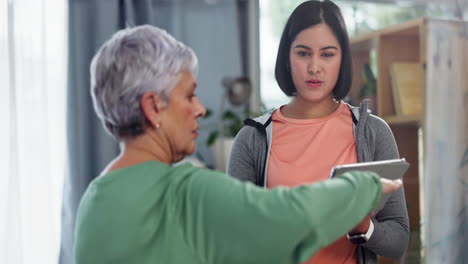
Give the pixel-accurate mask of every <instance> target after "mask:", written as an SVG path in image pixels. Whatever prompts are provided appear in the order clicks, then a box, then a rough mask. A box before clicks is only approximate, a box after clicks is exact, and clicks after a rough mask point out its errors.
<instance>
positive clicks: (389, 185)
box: [349, 178, 403, 235]
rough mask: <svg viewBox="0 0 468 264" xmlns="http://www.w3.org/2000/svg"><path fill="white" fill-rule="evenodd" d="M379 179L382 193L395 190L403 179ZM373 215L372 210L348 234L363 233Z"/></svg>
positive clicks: (401, 183) (399, 186)
mask: <svg viewBox="0 0 468 264" xmlns="http://www.w3.org/2000/svg"><path fill="white" fill-rule="evenodd" d="M380 181H381V182H382V194H388V193H391V192H394V191H397V190H398V189H400V188H401V186H403V181H402V180H400V179H398V180H389V179H385V178H381V179H380ZM374 215H375V212H372V213H371V214H369V215H368V216H367V217H365V218H364V219H363V220H362V221H361V222H360V223H359V224H358V225H357V226H356V227H355V228H353V230H351V231H350V232H349V234H350V235H353V234H364V233H366V232H367V230H369V225H370V221H371V220H370V219H371V217H372V216H374Z"/></svg>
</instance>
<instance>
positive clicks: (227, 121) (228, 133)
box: [202, 103, 267, 146]
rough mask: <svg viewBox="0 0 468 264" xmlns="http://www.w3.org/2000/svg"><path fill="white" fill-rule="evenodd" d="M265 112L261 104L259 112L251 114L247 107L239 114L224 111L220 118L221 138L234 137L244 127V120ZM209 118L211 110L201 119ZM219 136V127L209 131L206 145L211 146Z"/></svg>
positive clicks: (211, 113)
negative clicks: (221, 123)
mask: <svg viewBox="0 0 468 264" xmlns="http://www.w3.org/2000/svg"><path fill="white" fill-rule="evenodd" d="M265 112H267V109H266V107H265V105H264V104H263V103H262V104H261V106H260V112H252V111H250V110H249V108H248V107H245V108H244V110H243V111H241V112H235V111H233V110H229V109H228V110H225V111H224V112H223V113H222V115H221V118H220V121H221V122H223V128H222V130H223V132H222V133H223V137H230V138H232V137H235V136H236V135H237V133H239V131H240V130H241V129H242V127H243V126H244V120H245V119H246V118H248V117H257V116H260V115H262V114H264V113H265ZM211 116H213V111H212V110H211V109H207V110H206V114H205V116H203V118H202V119H208V118H209V117H211ZM220 134H221V131H220V128H219V127H217V128H216V129H215V130H213V131H211V132H210V133H209V134H208V137H207V138H206V145H207V146H211V145H213V144H214V143H215V141H216V139H218V137H219V136H220Z"/></svg>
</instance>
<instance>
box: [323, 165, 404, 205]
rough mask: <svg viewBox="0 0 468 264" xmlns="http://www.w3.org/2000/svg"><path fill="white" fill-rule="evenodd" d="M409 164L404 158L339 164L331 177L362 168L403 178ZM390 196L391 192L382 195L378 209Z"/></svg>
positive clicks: (389, 177)
mask: <svg viewBox="0 0 468 264" xmlns="http://www.w3.org/2000/svg"><path fill="white" fill-rule="evenodd" d="M409 166H410V164H409V163H408V162H406V160H405V159H404V158H402V159H393V160H382V161H372V162H362V163H353V164H345V165H338V166H335V167H334V168H333V169H332V170H331V172H330V178H333V177H335V176H336V175H338V174H341V173H344V172H348V171H353V170H360V171H373V172H375V173H377V174H378V175H379V176H380V177H382V178H387V179H390V180H396V179H403V175H404V174H405V172H406V171H407V170H408V168H409ZM389 196H390V195H389V194H387V195H382V199H381V200H380V204H379V207H377V211H378V210H380V209H382V208H383V207H384V205H385V203H386V202H387V199H388V197H389Z"/></svg>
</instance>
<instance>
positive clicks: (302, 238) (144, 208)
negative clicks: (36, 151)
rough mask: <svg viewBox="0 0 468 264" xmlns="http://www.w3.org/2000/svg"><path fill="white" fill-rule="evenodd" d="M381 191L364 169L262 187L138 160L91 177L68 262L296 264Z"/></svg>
mask: <svg viewBox="0 0 468 264" xmlns="http://www.w3.org/2000/svg"><path fill="white" fill-rule="evenodd" d="M381 189H382V186H381V183H380V180H379V178H378V176H376V175H375V174H373V173H370V172H369V173H368V172H354V173H346V174H343V175H342V176H339V177H337V178H336V179H333V180H330V181H326V182H321V183H317V184H313V185H305V186H300V187H296V188H274V189H263V188H259V187H256V186H254V185H253V184H251V183H244V182H240V181H237V180H235V179H233V178H231V177H227V176H226V175H225V174H222V173H220V172H216V171H210V170H206V169H199V168H194V167H192V166H190V165H182V166H179V167H172V166H169V165H166V164H163V163H159V162H153V161H150V162H145V163H141V164H138V165H135V166H132V167H128V168H124V169H120V170H116V171H112V172H110V173H108V174H106V175H104V176H100V177H98V178H97V179H95V180H94V181H93V182H92V183H91V184H90V186H89V187H88V189H87V190H86V192H85V194H84V196H83V198H82V200H81V203H80V206H79V209H78V216H77V223H76V230H75V261H76V264H94V263H99V264H105V263H113V264H117V263H125V264H128V263H138V264H144V263H162V264H172V263H174V264H179V263H180V264H186V263H193V264H202V263H203V264H208V263H216V264H230V263H233V264H240V263H243V264H244V263H255V264H261V263H268V264H272V263H282V264H288V263H300V262H303V261H305V260H307V259H309V258H310V257H311V256H312V255H313V254H314V253H315V252H316V251H317V250H318V249H320V248H322V247H324V246H326V245H328V244H330V243H331V242H333V241H334V240H336V239H338V238H339V237H341V236H342V235H344V234H345V233H346V232H347V231H349V230H350V229H352V228H353V227H354V226H355V225H357V224H358V223H359V222H360V220H362V219H363V218H364V217H365V216H366V215H368V214H369V213H370V212H371V210H372V209H374V208H375V206H376V205H377V204H378V202H379V200H380V196H381ZM344 219H346V221H344Z"/></svg>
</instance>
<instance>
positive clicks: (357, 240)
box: [349, 235, 367, 244]
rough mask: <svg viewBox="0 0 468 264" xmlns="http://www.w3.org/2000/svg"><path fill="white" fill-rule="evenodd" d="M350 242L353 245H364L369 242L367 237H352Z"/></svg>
mask: <svg viewBox="0 0 468 264" xmlns="http://www.w3.org/2000/svg"><path fill="white" fill-rule="evenodd" d="M349 241H351V243H353V244H364V243H366V242H367V238H366V237H365V235H357V236H352V237H350V238H349Z"/></svg>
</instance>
